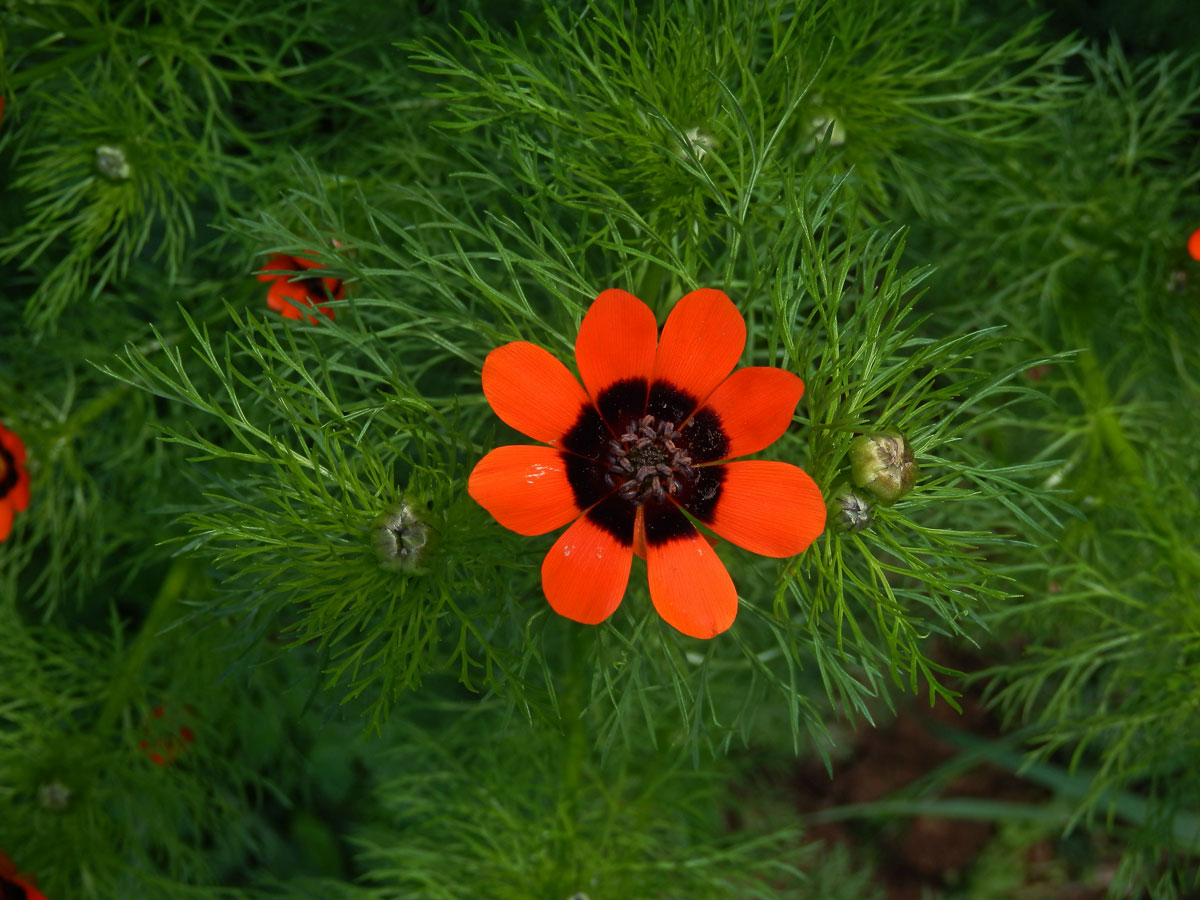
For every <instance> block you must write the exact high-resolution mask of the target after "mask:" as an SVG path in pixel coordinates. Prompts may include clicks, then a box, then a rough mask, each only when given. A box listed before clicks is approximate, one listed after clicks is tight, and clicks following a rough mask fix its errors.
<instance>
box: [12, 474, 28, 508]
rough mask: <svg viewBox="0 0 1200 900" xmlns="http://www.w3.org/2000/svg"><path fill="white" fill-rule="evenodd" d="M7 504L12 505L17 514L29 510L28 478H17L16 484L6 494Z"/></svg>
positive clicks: (26, 476)
mask: <svg viewBox="0 0 1200 900" xmlns="http://www.w3.org/2000/svg"><path fill="white" fill-rule="evenodd" d="M7 499H8V502H10V503H11V504H12V505H13V508H14V509H16V511H17V512H25V510H26V509H28V508H29V476H28V475H21V476H18V477H17V483H16V484H15V485H14V486H13V489H12V490H11V491H9V493H8V498H7Z"/></svg>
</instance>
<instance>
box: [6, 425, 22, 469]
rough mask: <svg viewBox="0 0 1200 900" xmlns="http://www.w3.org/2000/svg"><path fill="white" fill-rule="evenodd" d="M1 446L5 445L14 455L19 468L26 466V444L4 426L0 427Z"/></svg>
mask: <svg viewBox="0 0 1200 900" xmlns="http://www.w3.org/2000/svg"><path fill="white" fill-rule="evenodd" d="M0 444H3V445H4V449H5V450H7V451H8V452H9V453H10V454H12V458H13V460H14V461H15V462H16V464H17V465H18V466H23V465H25V442H24V441H22V440H21V439H20V438H19V437H17V435H16V434H15V433H14V432H12V431H9V430H8V429H7V428H5V427H4V426H3V425H0Z"/></svg>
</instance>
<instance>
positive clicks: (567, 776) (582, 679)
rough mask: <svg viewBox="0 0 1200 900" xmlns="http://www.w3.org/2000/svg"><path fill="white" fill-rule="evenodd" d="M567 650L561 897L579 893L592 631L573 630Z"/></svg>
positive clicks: (560, 798)
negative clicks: (579, 829)
mask: <svg viewBox="0 0 1200 900" xmlns="http://www.w3.org/2000/svg"><path fill="white" fill-rule="evenodd" d="M571 630H572V631H573V632H574V633H573V634H572V639H571V647H570V654H571V660H570V663H571V664H570V667H569V669H568V670H567V675H566V678H567V681H566V684H565V685H564V690H563V696H562V704H561V707H560V708H561V711H562V720H563V727H564V728H565V730H566V740H565V741H564V742H563V754H562V767H561V769H560V770H559V790H558V818H559V821H560V822H561V824H562V830H561V834H562V838H561V843H560V845H559V848H558V871H559V877H560V878H561V881H560V884H559V888H560V891H559V892H560V893H562V894H563V896H570V895H572V894H573V893H574V892H575V891H577V890H578V885H577V884H576V882H577V880H578V877H579V867H578V866H577V865H576V864H575V862H574V860H575V856H576V854H575V843H576V830H577V829H576V826H577V824H578V821H579V795H580V788H581V785H582V783H583V767H584V761H585V759H584V758H585V756H586V753H587V734H586V732H585V728H584V726H585V723H584V716H583V711H584V707H585V705H586V698H585V696H584V693H585V691H584V689H585V686H586V684H587V665H588V656H589V654H588V647H589V644H590V641H591V638H592V630H591V629H585V628H579V627H573V628H572V629H571Z"/></svg>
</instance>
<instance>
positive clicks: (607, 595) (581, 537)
mask: <svg viewBox="0 0 1200 900" xmlns="http://www.w3.org/2000/svg"><path fill="white" fill-rule="evenodd" d="M632 564H633V547H632V545H630V544H623V543H622V542H621V541H619V540H618V539H617V538H616V537H614V536H613V534H612V533H611V532H610V531H609V530H608V529H606V528H603V527H601V526H600V525H597V524H596V523H595V522H593V521H592V520H591V519H589V518H588V517H587V516H581V517H580V518H579V519H577V520H576V522H575V524H574V525H572V526H571V527H570V528H568V529H567V530H566V531H564V532H563V534H562V536H561V537H560V538H559V539H558V540H557V541H555V543H554V546H553V547H551V548H550V552H549V553H547V554H546V559H545V560H544V561H543V562H542V590H543V591H545V593H546V599H547V600H549V601H550V606H551V607H552V608H553V609H554V611H555V612H556V613H558V614H559V615H560V616H565V617H566V618H568V619H573V620H574V621H576V622H582V623H583V624H584V625H596V624H598V623H600V622H603V621H604V620H605V619H607V618H608V617H609V616H611V615H612V614H613V611H614V610H615V609H616V608H617V607H618V606H620V605H621V598H622V597H624V596H625V587H626V585H627V584H628V583H629V569H630V567H631V566H632Z"/></svg>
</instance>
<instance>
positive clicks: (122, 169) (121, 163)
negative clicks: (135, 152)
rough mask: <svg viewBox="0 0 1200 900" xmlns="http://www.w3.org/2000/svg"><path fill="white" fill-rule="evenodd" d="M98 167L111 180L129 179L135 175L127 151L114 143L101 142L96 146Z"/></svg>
mask: <svg viewBox="0 0 1200 900" xmlns="http://www.w3.org/2000/svg"><path fill="white" fill-rule="evenodd" d="M96 168H97V169H99V170H100V174H101V175H103V176H104V177H105V178H107V179H109V180H110V181H128V180H129V179H130V177H131V176H132V175H133V167H132V166H130V165H129V160H128V159H126V158H125V151H124V150H122V149H121V148H120V147H116V146H114V145H112V144H101V145H100V146H99V147H97V148H96Z"/></svg>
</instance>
